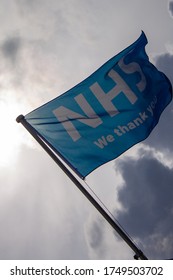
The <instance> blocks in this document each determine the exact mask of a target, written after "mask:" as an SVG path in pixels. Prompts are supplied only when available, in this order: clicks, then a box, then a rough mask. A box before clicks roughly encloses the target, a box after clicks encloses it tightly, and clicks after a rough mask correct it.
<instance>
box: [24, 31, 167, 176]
mask: <svg viewBox="0 0 173 280" xmlns="http://www.w3.org/2000/svg"><path fill="white" fill-rule="evenodd" d="M146 44H147V38H146V36H145V34H144V33H143V32H142V34H141V36H140V37H139V38H138V40H136V41H135V42H134V43H133V44H132V45H130V46H129V47H127V48H126V49H125V50H123V51H122V52H120V53H119V54H118V55H116V56H114V57H113V58H111V59H110V60H109V61H107V62H106V63H105V64H104V65H103V66H101V67H100V68H99V69H98V70H97V71H95V72H94V73H93V74H92V75H91V76H89V77H88V78H86V79H85V80H84V81H82V82H81V83H79V84H78V85H76V86H75V87H73V88H72V89H70V90H68V91H67V92H65V93H64V94H62V95H61V96H59V97H57V98H55V99H53V100H52V101H50V102H48V103H47V104H45V105H43V106H41V107H39V108H38V109H36V110H34V111H33V112H31V113H29V114H27V115H26V116H25V119H26V121H27V122H28V123H29V124H30V125H31V126H32V127H33V128H34V129H35V130H36V131H37V133H38V134H39V135H40V136H41V137H42V138H43V139H44V140H45V141H46V143H48V145H49V146H50V147H51V148H52V149H53V150H54V151H55V152H56V153H57V154H58V155H59V156H61V158H63V160H65V162H66V163H67V164H68V165H69V166H70V167H71V168H72V169H73V170H74V171H75V172H76V173H77V174H78V175H80V176H81V177H85V176H87V175H88V174H89V173H90V172H92V171H93V170H94V169H96V168H97V167H99V166H101V165H102V164H104V163H106V162H108V161H111V160H113V159H115V158H117V157H118V156H120V155H121V154H122V153H123V152H125V151H126V150H127V149H129V148H130V147H132V146H133V145H135V144H136V143H138V142H140V141H142V140H144V139H145V138H147V137H148V136H149V134H150V132H151V131H152V129H153V128H154V127H155V126H156V124H157V123H158V121H159V117H160V115H161V113H162V111H163V110H164V108H165V107H166V106H167V105H168V104H169V102H170V101H171V99H172V87H171V84H170V81H169V80H168V78H167V77H166V76H165V75H164V74H163V73H162V72H160V71H158V70H157V69H156V68H155V66H154V65H152V64H151V63H150V62H149V59H148V56H147V54H146V52H145V45H146Z"/></svg>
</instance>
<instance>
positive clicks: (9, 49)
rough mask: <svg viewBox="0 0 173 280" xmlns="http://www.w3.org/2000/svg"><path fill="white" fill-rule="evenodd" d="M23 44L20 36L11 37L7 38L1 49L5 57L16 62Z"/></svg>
mask: <svg viewBox="0 0 173 280" xmlns="http://www.w3.org/2000/svg"><path fill="white" fill-rule="evenodd" d="M21 46H22V40H21V38H20V37H10V38H7V39H6V40H5V41H4V42H3V44H2V45H1V51H2V54H3V56H4V57H6V58H7V59H9V60H10V61H11V62H12V63H14V62H16V60H17V58H18V53H19V50H20V48H21Z"/></svg>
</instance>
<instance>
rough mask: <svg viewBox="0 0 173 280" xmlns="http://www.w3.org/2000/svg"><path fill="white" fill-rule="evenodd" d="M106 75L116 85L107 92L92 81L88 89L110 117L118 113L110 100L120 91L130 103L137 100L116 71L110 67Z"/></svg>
mask: <svg viewBox="0 0 173 280" xmlns="http://www.w3.org/2000/svg"><path fill="white" fill-rule="evenodd" d="M108 76H109V77H110V78H112V80H113V81H114V82H115V83H116V85H115V86H114V87H113V88H112V89H111V90H110V91H109V92H107V93H105V92H104V91H103V89H102V88H101V87H100V85H99V84H98V83H97V82H96V83H94V84H93V85H92V86H91V87H90V89H91V91H92V92H93V93H94V95H95V96H96V98H97V99H98V100H99V102H100V103H101V104H102V106H103V108H104V109H105V110H106V111H107V113H108V114H109V115H110V116H111V117H114V116H115V115H117V114H119V111H118V109H117V108H116V107H115V106H114V104H113V103H112V100H113V99H114V98H115V97H116V96H117V95H119V94H120V93H123V94H125V96H126V97H127V99H128V100H129V101H130V103H131V104H134V103H135V102H136V101H137V96H136V95H135V94H134V92H133V91H132V90H131V89H130V88H129V86H128V85H127V84H126V82H125V81H124V80H123V79H122V78H121V76H120V75H119V74H118V73H117V72H116V71H114V70H113V69H111V71H110V72H109V73H108Z"/></svg>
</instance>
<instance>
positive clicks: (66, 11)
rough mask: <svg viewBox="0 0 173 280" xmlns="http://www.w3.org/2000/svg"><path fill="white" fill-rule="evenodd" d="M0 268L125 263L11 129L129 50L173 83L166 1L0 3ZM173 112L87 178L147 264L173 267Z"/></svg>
mask: <svg viewBox="0 0 173 280" xmlns="http://www.w3.org/2000/svg"><path fill="white" fill-rule="evenodd" d="M0 26H1V29H0V128H1V136H0V228H1V230H0V259H133V255H134V254H133V252H132V251H131V249H129V247H128V246H127V245H126V244H125V243H124V241H122V240H121V238H119V236H117V234H115V233H114V232H113V230H112V228H110V226H109V225H108V224H107V222H106V221H104V220H103V218H102V217H101V216H100V214H99V213H97V211H96V210H95V209H94V208H93V206H92V205H91V204H90V203H89V202H88V201H87V200H86V199H85V198H84V197H83V195H82V194H80V193H79V191H78V190H77V189H76V187H75V186H74V185H73V183H72V182H70V181H69V179H68V178H66V176H65V175H64V174H63V172H62V171H61V170H60V169H59V168H58V167H57V166H56V165H55V163H54V162H53V161H52V160H51V159H50V158H49V156H48V155H47V154H46V153H45V152H44V151H43V150H42V149H41V148H40V147H39V145H38V144H37V143H35V141H34V140H33V139H32V137H31V136H30V135H29V133H28V132H27V131H25V129H24V128H23V127H22V126H21V125H19V124H17V123H16V122H15V119H16V117H17V116H18V115H19V114H21V113H22V114H24V115H25V114H27V113H29V112H30V111H32V110H33V109H35V108H36V107H38V106H40V105H42V104H43V103H45V102H47V101H49V100H51V99H52V98H55V97H56V96H58V95H60V94H61V93H63V92H65V91H66V90H68V89H69V88H71V87H72V86H74V85H76V84H77V83H78V82H80V81H82V80H83V79H84V78H86V77H87V76H88V75H90V74H91V73H92V72H93V71H95V70H96V69H97V68H98V67H99V66H100V65H102V64H103V63H104V62H105V61H106V60H108V59H109V58H111V57H112V56H114V55H115V54H116V53H118V52H120V51H121V50H122V49H124V48H125V47H127V46H128V45H130V44H131V43H133V42H134V41H135V40H136V39H137V38H138V37H139V35H140V34H141V30H143V31H144V32H145V34H146V36H147V38H148V41H149V44H148V45H147V48H146V49H147V53H148V54H149V56H150V60H151V61H152V62H153V63H154V64H155V65H156V66H157V67H158V68H159V69H160V70H162V71H163V72H164V73H165V74H167V76H168V77H169V79H170V80H171V82H172V83H173V71H172V70H173V1H168V0H145V1H144V0H131V1H129V0H63V1H62V0H49V1H46V0H0ZM172 122H173V105H172V104H170V105H169V106H168V107H167V108H166V110H165V111H164V113H163V114H162V116H161V119H160V122H159V124H158V125H157V127H156V128H155V129H154V131H153V132H152V134H151V135H150V137H149V138H148V139H147V140H145V141H144V142H142V143H140V144H138V145H136V146H135V147H133V148H131V149H130V150H129V151H128V152H126V153H125V154H123V155H122V156H121V157H119V158H118V159H117V160H115V161H113V162H110V163H108V164H106V165H105V166H102V167H101V168H99V169H98V170H96V171H94V172H93V173H92V174H91V175H89V176H88V177H87V180H86V181H87V184H89V186H90V187H91V188H92V190H93V191H94V192H95V193H96V194H97V195H98V196H99V197H100V199H101V200H102V201H103V203H104V204H105V205H106V207H107V208H108V209H109V211H110V212H111V213H112V214H113V215H114V217H116V219H117V220H118V222H119V223H120V224H121V225H122V226H123V228H125V230H126V231H127V232H128V234H129V235H130V236H131V237H132V238H133V240H134V241H135V242H136V243H137V245H138V247H139V248H140V249H142V250H143V252H144V253H145V254H146V255H147V257H148V258H149V259H169V258H173V186H172V182H173V160H172V158H173V157H172V156H173V132H172Z"/></svg>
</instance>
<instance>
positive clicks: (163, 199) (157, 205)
mask: <svg viewBox="0 0 173 280" xmlns="http://www.w3.org/2000/svg"><path fill="white" fill-rule="evenodd" d="M119 167H120V170H121V172H122V175H123V179H124V181H125V185H124V187H122V189H121V190H120V191H119V194H118V196H119V201H120V202H121V203H122V205H123V208H124V209H125V210H123V211H119V213H118V216H117V219H118V221H119V222H120V223H121V224H122V226H123V227H124V228H125V229H126V230H127V232H128V233H129V234H130V235H131V236H133V238H135V239H139V240H140V241H141V243H142V244H143V247H144V249H145V253H146V255H147V254H148V257H149V258H154V259H159V258H161V259H162V258H171V257H172V256H173V239H172V238H173V222H172V221H173V206H172V197H173V187H172V184H173V169H169V168H167V167H165V166H164V165H163V164H161V163H160V162H159V161H158V160H157V159H155V158H154V157H152V156H151V155H150V156H149V155H145V156H143V157H141V158H140V159H139V160H137V161H136V160H130V162H129V161H123V162H121V164H120V166H119Z"/></svg>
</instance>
